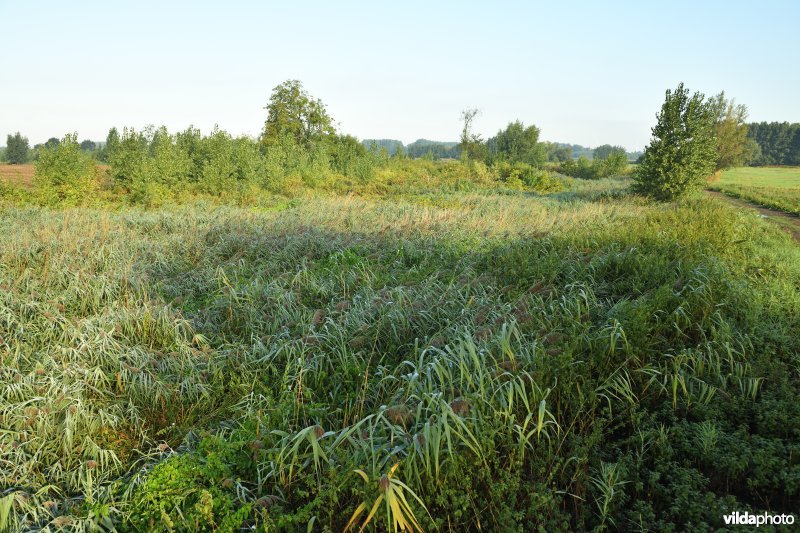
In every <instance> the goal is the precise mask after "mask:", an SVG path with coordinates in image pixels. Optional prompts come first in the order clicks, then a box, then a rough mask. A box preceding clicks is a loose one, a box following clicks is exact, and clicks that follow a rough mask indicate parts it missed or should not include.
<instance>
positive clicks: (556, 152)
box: [544, 142, 572, 163]
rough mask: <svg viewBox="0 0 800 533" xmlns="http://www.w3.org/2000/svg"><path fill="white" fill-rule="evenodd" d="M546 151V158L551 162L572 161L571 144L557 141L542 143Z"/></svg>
mask: <svg viewBox="0 0 800 533" xmlns="http://www.w3.org/2000/svg"><path fill="white" fill-rule="evenodd" d="M544 145H545V150H546V151H547V160H548V161H551V162H560V163H563V162H566V161H572V146H571V145H568V144H559V143H549V142H546V143H544Z"/></svg>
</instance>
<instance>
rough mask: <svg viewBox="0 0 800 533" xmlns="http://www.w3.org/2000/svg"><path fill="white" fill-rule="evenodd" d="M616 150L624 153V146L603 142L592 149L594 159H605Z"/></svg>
mask: <svg viewBox="0 0 800 533" xmlns="http://www.w3.org/2000/svg"><path fill="white" fill-rule="evenodd" d="M614 152H617V153H621V154H622V155H623V156H624V155H625V148H623V147H621V146H611V145H610V144H603V145H600V146H598V147H597V148H595V149H594V152H593V154H594V159H600V160H603V159H607V158H608V156H610V155H611V154H612V153H614Z"/></svg>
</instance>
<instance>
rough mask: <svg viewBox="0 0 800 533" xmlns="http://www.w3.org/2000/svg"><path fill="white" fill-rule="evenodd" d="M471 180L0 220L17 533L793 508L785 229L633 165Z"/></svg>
mask: <svg viewBox="0 0 800 533" xmlns="http://www.w3.org/2000/svg"><path fill="white" fill-rule="evenodd" d="M217 141H218V142H219V141H220V139H217ZM468 168H469V167H467V166H465V165H462V164H461V163H459V162H447V163H439V162H432V161H411V160H408V159H406V160H395V159H392V160H391V161H390V162H389V166H388V167H386V168H377V169H376V171H375V176H374V178H373V179H372V180H371V182H370V183H373V184H376V183H384V182H383V181H382V180H384V179H386V180H389V179H392V178H391V177H385V178H384V174H386V176H394V177H395V178H397V177H398V176H401V177H402V178H403V180H404V181H403V183H404V184H406V185H408V184H409V183H411V181H410V180H411V179H412V178H411V177H415V178H414V179H418V180H420V181H419V183H420V184H421V185H424V184H425V183H426V181H427V180H431V181H433V180H434V179H435V183H436V184H437V187H438V188H439V191H438V192H435V193H434V192H429V193H428V194H427V195H425V196H423V195H421V194H419V193H417V192H416V191H414V190H412V191H410V192H409V193H408V194H404V195H399V194H395V195H394V196H388V195H387V196H383V197H381V198H378V199H368V198H361V197H358V196H347V197H345V196H333V197H326V196H306V197H303V198H302V199H298V200H296V201H294V202H291V203H287V204H286V205H284V206H283V207H282V208H281V209H273V210H270V211H265V210H253V209H241V208H232V207H223V208H215V209H211V208H209V205H208V204H200V205H197V206H195V207H178V208H171V209H168V210H158V211H142V210H139V209H119V210H115V211H98V210H94V209H93V210H89V209H76V210H70V211H68V212H63V211H55V210H48V209H13V210H6V211H4V212H3V216H0V233H2V234H4V235H7V238H5V239H2V240H0V288H2V289H3V290H0V357H2V360H3V367H2V369H0V382H2V385H3V386H2V387H0V405H2V406H3V407H2V412H1V413H0V414H1V415H2V416H3V432H0V461H2V464H4V465H6V467H5V468H3V469H0V490H1V491H2V497H0V513H3V514H4V515H5V521H6V522H7V524H8V527H9V528H10V529H11V530H14V531H17V530H31V529H33V530H36V529H45V528H48V527H49V528H50V529H57V528H59V527H61V528H64V527H67V526H68V525H72V526H74V527H79V526H80V527H84V528H85V529H91V528H92V527H96V524H108V523H109V522H110V523H111V525H112V526H115V527H117V529H120V530H127V529H130V530H156V531H168V530H170V528H172V529H173V530H175V531H183V530H197V529H205V530H210V529H214V528H216V529H219V530H237V529H241V528H256V529H257V530H258V528H262V529H270V530H292V531H294V530H298V529H299V530H303V529H307V528H308V527H311V528H312V529H323V530H324V529H328V530H333V531H339V530H342V529H344V528H345V526H346V525H347V524H348V522H349V521H350V520H351V518H353V517H354V516H355V519H354V522H353V523H354V524H357V525H359V526H360V525H361V524H363V523H364V522H369V526H370V527H374V528H377V529H380V530H386V529H391V528H392V527H393V526H394V524H398V526H399V525H401V524H403V523H406V524H410V525H413V524H414V521H416V522H417V523H418V524H419V525H420V526H421V527H422V528H424V529H426V530H436V529H441V530H456V531H463V530H473V529H477V528H478V527H480V528H481V529H484V530H492V531H508V530H512V531H514V530H523V531H531V530H533V531H535V530H539V529H541V530H547V531H561V530H589V529H594V528H598V529H623V528H628V527H631V528H633V527H639V525H643V526H644V527H650V528H653V529H658V530H708V529H714V528H719V527H722V524H721V516H722V514H723V512H724V511H726V510H728V512H730V510H731V509H739V510H750V511H751V512H756V511H758V512H761V511H765V510H770V511H773V512H775V511H778V512H780V511H785V512H792V510H793V509H796V508H797V504H798V502H799V501H800V484H798V482H797V472H796V464H795V463H796V460H795V458H796V457H797V454H798V453H800V449H798V446H797V442H798V429H797V427H796V424H793V421H794V420H795V419H797V417H798V416H800V411H799V410H798V409H800V407H798V406H800V397H799V396H798V390H800V386H798V385H800V384H798V379H799V378H800V375H799V374H798V373H797V365H798V346H797V342H796V335H795V332H796V330H797V329H798V327H800V322H798V320H799V319H798V317H800V295H798V294H797V291H796V290H795V287H796V285H797V283H798V281H800V266H798V265H800V260H798V254H800V252H799V251H798V250H797V248H796V247H795V246H794V244H793V243H792V242H791V241H790V240H789V239H788V238H787V237H785V236H784V235H782V234H781V233H780V232H779V231H778V230H776V229H774V228H772V227H771V226H770V225H769V224H768V223H767V222H765V221H762V220H759V219H757V218H754V217H752V216H751V215H749V214H747V213H743V212H738V211H737V210H735V209H732V208H730V207H729V206H726V205H722V204H721V203H718V202H716V201H714V200H710V199H700V200H698V201H692V202H687V203H676V204H671V205H669V206H663V205H655V204H652V203H649V202H642V201H641V199H640V198H638V197H630V196H625V195H624V194H621V193H620V191H621V189H622V187H624V185H625V183H626V182H624V181H622V182H619V183H617V184H616V186H617V188H616V189H613V190H612V189H610V185H611V183H610V180H608V181H603V182H600V181H593V182H578V183H577V184H576V185H577V186H578V187H581V189H579V190H577V191H572V192H565V193H561V194H559V195H554V196H551V197H539V196H535V195H530V194H526V193H515V192H511V191H508V190H503V191H501V192H499V193H493V192H490V191H487V190H474V191H473V192H466V193H465V192H463V189H462V190H459V189H458V188H457V187H466V185H465V183H467V182H466V181H465V178H464V176H463V173H464V172H465V170H466V169H468ZM507 168H508V169H509V171H508V173H509V175H512V174H513V172H515V171H516V170H519V171H522V170H526V167H522V166H521V165H511V164H509V165H508V167H507ZM471 172H475V175H474V176H472V179H474V180H478V179H484V178H485V179H490V180H491V179H492V178H491V176H492V171H491V170H489V169H487V168H486V167H485V166H483V165H482V164H481V163H480V162H476V163H475V166H474V167H473V168H472V170H471ZM498 172H499V171H498ZM504 172H505V171H504ZM423 174H425V175H423ZM519 175H521V174H517V176H519ZM407 176H409V177H408V178H407ZM479 176H484V177H483V178H479ZM518 179H520V180H521V179H522V178H518ZM576 181H577V180H576ZM472 183H475V182H472ZM439 184H447V189H446V190H444V189H445V187H444V186H440V185H439ZM421 185H420V186H421ZM395 191H397V189H395ZM732 242H735V243H737V244H736V246H731V244H730V243H732ZM395 465H399V466H395ZM356 471H358V473H357V472H356ZM362 474H363V475H362ZM384 476H385V479H384ZM414 495H416V496H417V497H418V498H419V500H417V499H416V498H415V497H414ZM381 496H383V499H381ZM402 498H405V499H404V500H403V499H402ZM379 500H380V501H379ZM387 500H389V501H390V502H395V503H396V504H397V505H396V506H394V505H391V504H390V507H389V510H388V513H387V508H386V502H387ZM376 502H378V503H377V506H376ZM401 502H402V503H401ZM359 509H362V511H361V512H359ZM373 509H376V511H375V513H374V514H373V515H372V517H371V518H369V520H367V519H368V517H369V514H370V511H372V510H373ZM426 510H427V512H426ZM400 517H402V518H400ZM412 517H413V520H412ZM404 521H405V522H404ZM97 527H99V526H97ZM104 527H105V529H110V527H109V526H108V525H106V526H104ZM416 529H419V528H417V527H415V530H416Z"/></svg>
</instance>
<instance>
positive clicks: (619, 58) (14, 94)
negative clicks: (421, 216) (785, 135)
mask: <svg viewBox="0 0 800 533" xmlns="http://www.w3.org/2000/svg"><path fill="white" fill-rule="evenodd" d="M0 28H2V33H0V35H2V45H0V136H2V137H0V144H5V135H6V134H7V133H12V132H16V131H20V132H22V133H23V135H25V136H26V137H28V138H29V139H30V141H31V144H36V143H41V142H44V141H45V140H47V139H48V138H50V137H62V136H63V135H64V134H65V133H67V132H78V135H79V138H80V139H86V138H88V139H92V140H103V139H105V136H106V134H107V132H108V129H109V128H110V127H112V126H116V127H119V128H121V127H123V126H132V127H136V128H141V127H143V126H146V125H148V124H154V125H156V126H158V125H166V126H167V127H168V128H169V129H170V131H176V130H182V129H185V128H186V127H188V126H189V125H194V126H196V127H198V128H200V129H201V130H202V131H204V132H207V131H209V130H210V129H211V128H213V127H214V125H215V124H217V125H219V127H220V128H222V129H225V130H227V131H229V132H231V133H232V134H235V135H238V134H247V135H252V136H257V135H258V134H259V132H260V130H261V128H262V126H263V123H264V119H265V118H266V111H265V110H264V107H265V106H266V104H267V102H268V100H269V95H270V92H271V90H272V88H273V87H275V86H276V85H278V84H279V83H281V82H283V81H284V80H287V79H298V80H301V81H302V83H303V85H304V86H305V88H306V89H307V90H308V92H310V93H311V94H312V95H313V96H315V97H317V98H320V99H321V100H322V101H323V102H324V103H325V104H326V105H327V107H328V110H329V112H330V114H331V115H332V116H333V117H334V119H335V120H336V122H337V123H338V125H339V128H340V129H341V131H343V132H345V133H350V134H353V135H356V136H357V137H359V138H361V139H365V138H390V139H400V140H402V141H404V142H405V143H409V142H412V141H414V140H415V139H418V138H426V139H433V140H457V138H458V135H459V132H460V128H461V124H460V120H459V117H460V114H461V111H462V110H464V109H466V108H473V107H474V108H478V109H480V111H481V113H480V115H479V116H478V118H477V120H476V122H475V129H476V131H477V132H479V133H481V134H483V136H484V137H490V136H492V135H494V134H495V133H496V132H497V131H498V130H499V129H500V128H502V127H504V126H505V125H506V124H507V123H508V122H510V121H513V120H517V119H519V120H521V121H523V122H524V123H525V124H526V125H528V124H535V125H536V126H538V127H539V128H540V129H541V139H543V140H548V141H558V142H569V143H574V144H582V145H584V146H591V147H594V146H598V145H600V144H606V143H608V144H614V145H622V146H624V147H626V148H628V149H629V150H637V149H642V148H643V147H644V146H645V145H646V144H647V143H648V141H649V138H650V128H651V127H652V126H653V124H654V122H655V115H656V113H657V112H658V110H659V108H660V106H661V103H662V102H663V99H664V92H665V91H666V90H667V89H669V88H674V87H675V86H677V85H678V83H680V82H684V83H685V84H686V86H687V87H688V88H690V89H691V90H693V91H695V90H696V91H700V92H703V93H705V94H707V95H711V94H716V93H718V92H720V91H722V90H724V91H725V93H726V95H728V96H729V97H733V98H735V99H736V101H737V103H742V104H745V105H746V106H747V107H748V109H749V112H750V119H751V120H753V121H762V120H765V121H789V122H800V98H798V96H800V68H798V63H797V57H798V56H797V54H798V51H800V34H798V28H800V1H798V0H785V1H773V0H763V1H760V2H752V1H747V2H744V1H736V0H727V1H710V0H707V1H704V0H693V1H683V0H672V1H670V2H643V1H637V2H618V1H612V0H607V1H605V2H582V1H571V2H555V1H553V0H550V1H548V2H538V1H527V2H508V1H495V2H491V3H490V2H485V1H482V2H469V1H460V2H432V1H428V2H417V1H406V2H391V3H389V2H385V3H382V2H375V1H374V0H373V1H371V2H347V1H345V0H339V1H336V2H331V1H326V2H316V1H305V2H286V1H283V2H266V1H261V2H257V1H251V2H247V1H237V0H227V1H225V2H204V1H202V0H195V1H192V2H177V1H175V2H170V1H167V0H162V1H158V2H156V1H150V0H141V1H136V2H132V1H125V2H109V1H108V0H104V1H103V2H94V1H80V0H77V1H75V2H63V1H58V2H55V1H36V0H25V1H20V0H15V1H12V0H0Z"/></svg>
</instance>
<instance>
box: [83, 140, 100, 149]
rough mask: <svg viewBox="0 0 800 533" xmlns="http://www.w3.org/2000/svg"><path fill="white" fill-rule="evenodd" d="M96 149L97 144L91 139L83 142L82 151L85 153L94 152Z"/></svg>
mask: <svg viewBox="0 0 800 533" xmlns="http://www.w3.org/2000/svg"><path fill="white" fill-rule="evenodd" d="M95 148H97V144H96V143H95V142H94V141H90V140H89V139H86V140H84V141H81V150H83V151H84V152H93V151H94V149H95Z"/></svg>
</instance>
